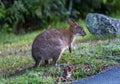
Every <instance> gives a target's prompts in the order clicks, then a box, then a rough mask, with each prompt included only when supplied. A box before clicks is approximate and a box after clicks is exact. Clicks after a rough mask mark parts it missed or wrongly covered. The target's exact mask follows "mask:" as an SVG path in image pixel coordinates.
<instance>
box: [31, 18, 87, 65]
mask: <svg viewBox="0 0 120 84" xmlns="http://www.w3.org/2000/svg"><path fill="white" fill-rule="evenodd" d="M69 23H70V27H69V28H68V29H48V30H46V31H44V32H42V33H41V34H39V35H38V36H37V37H36V38H35V40H34V42H33V44H32V57H33V59H34V60H35V65H34V67H37V66H39V64H40V62H41V60H44V61H45V64H48V63H49V59H51V58H52V59H53V65H57V61H58V60H59V59H60V56H61V54H62V52H63V51H64V50H65V49H66V48H69V51H70V52H71V45H72V43H73V41H74V37H75V35H81V36H85V35H86V33H85V31H84V29H83V28H82V27H81V26H80V25H78V24H77V23H76V22H75V21H74V20H72V19H69Z"/></svg>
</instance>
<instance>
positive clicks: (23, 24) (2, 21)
mask: <svg viewBox="0 0 120 84" xmlns="http://www.w3.org/2000/svg"><path fill="white" fill-rule="evenodd" d="M119 6H120V1H119V0H0V84H48V83H49V84H54V83H58V82H59V83H61V84H62V83H63V82H67V83H68V82H69V83H70V82H72V81H74V80H78V79H82V78H84V77H89V76H91V75H94V74H96V73H98V72H100V71H101V70H104V69H105V68H107V67H109V66H113V65H119V63H120V56H119V55H120V53H119V51H120V38H119V37H120V35H118V36H117V37H116V38H110V37H109V36H106V37H99V36H93V35H92V34H91V33H90V32H89V31H88V30H87V28H86V25H85V22H84V19H85V16H86V14H87V13H89V12H97V13H103V14H107V15H110V16H112V17H115V18H118V19H120V16H119V14H120V11H119V9H120V7H119ZM70 17H72V18H74V19H76V20H78V22H79V23H80V24H81V25H82V26H83V27H84V28H85V31H86V33H87V36H85V37H77V42H76V43H75V46H74V47H73V50H72V51H73V52H72V53H69V52H68V50H66V51H65V52H64V53H63V54H62V56H61V59H60V60H59V64H63V65H64V66H61V67H53V66H52V65H48V66H47V67H45V66H44V65H43V63H42V64H41V66H40V67H38V68H36V69H33V70H32V69H31V70H30V69H29V67H31V66H33V65H34V60H33V59H32V56H31V45H32V42H33V40H34V38H35V37H36V35H38V34H39V33H40V32H42V31H44V30H45V29H48V28H51V27H53V28H61V29H62V28H63V29H65V28H68V27H69V25H68V23H67V19H68V18H70ZM80 19H83V20H80ZM34 30H35V31H34ZM32 31H34V32H32ZM26 32H27V33H26ZM19 33H20V34H19ZM23 33H24V34H23ZM16 34H18V35H16ZM67 66H76V68H75V69H74V70H73V73H72V76H71V77H70V78H69V79H67V80H64V81H63V80H59V78H60V77H63V71H64V68H66V67H67ZM25 69H26V70H25ZM22 70H25V71H24V73H22ZM17 71H18V72H17ZM20 73H21V74H20Z"/></svg>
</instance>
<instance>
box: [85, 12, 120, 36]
mask: <svg viewBox="0 0 120 84" xmlns="http://www.w3.org/2000/svg"><path fill="white" fill-rule="evenodd" d="M86 26H87V28H88V30H89V31H90V33H92V34H93V35H116V34H120V20H117V19H114V18H111V17H108V16H105V15H102V14H97V13H89V14H88V15H87V16H86Z"/></svg>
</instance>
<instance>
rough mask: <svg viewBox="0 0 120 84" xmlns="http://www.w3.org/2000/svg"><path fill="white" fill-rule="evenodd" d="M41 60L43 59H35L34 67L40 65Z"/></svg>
mask: <svg viewBox="0 0 120 84" xmlns="http://www.w3.org/2000/svg"><path fill="white" fill-rule="evenodd" d="M40 61H41V60H36V61H35V65H34V66H33V68H36V67H38V66H39V65H40Z"/></svg>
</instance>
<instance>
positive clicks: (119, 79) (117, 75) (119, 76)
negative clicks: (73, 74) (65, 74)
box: [72, 66, 120, 84]
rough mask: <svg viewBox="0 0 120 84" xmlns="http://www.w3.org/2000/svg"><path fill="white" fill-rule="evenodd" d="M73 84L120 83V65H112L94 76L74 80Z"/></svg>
mask: <svg viewBox="0 0 120 84" xmlns="http://www.w3.org/2000/svg"><path fill="white" fill-rule="evenodd" d="M72 84H120V66H114V67H110V68H108V69H106V70H104V71H102V72H100V73H98V74H96V75H94V76H91V77H88V78H84V79H82V80H78V81H74V82H73V83H72Z"/></svg>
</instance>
